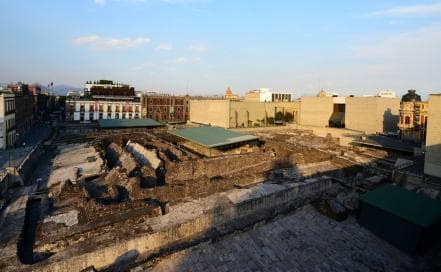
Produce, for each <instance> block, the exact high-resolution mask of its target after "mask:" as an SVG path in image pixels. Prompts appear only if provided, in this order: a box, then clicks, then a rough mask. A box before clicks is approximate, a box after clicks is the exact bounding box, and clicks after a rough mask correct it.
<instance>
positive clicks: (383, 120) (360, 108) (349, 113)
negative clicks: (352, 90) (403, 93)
mask: <svg viewBox="0 0 441 272" xmlns="http://www.w3.org/2000/svg"><path fill="white" fill-rule="evenodd" d="M399 110H400V100H399V99H398V98H386V97H374V96H372V97H347V98H346V117H345V118H346V128H348V129H353V130H358V131H362V132H366V133H369V134H371V133H377V132H388V131H390V132H396V131H397V130H398V127H397V125H398V122H399Z"/></svg>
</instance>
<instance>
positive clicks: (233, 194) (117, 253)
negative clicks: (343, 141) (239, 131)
mask: <svg viewBox="0 0 441 272" xmlns="http://www.w3.org/2000/svg"><path fill="white" fill-rule="evenodd" d="M331 185H332V182H331V180H330V179H316V180H315V181H314V182H309V183H308V182H306V183H298V184H286V185H277V184H268V183H265V184H260V185H257V186H255V187H253V188H251V189H244V190H238V189H236V190H231V191H228V192H225V193H221V194H218V195H217V196H210V197H207V198H206V199H202V200H198V201H194V202H193V203H191V204H188V206H187V207H181V209H183V210H181V211H180V212H183V214H182V215H181V217H180V218H178V219H176V218H175V217H176V216H177V215H174V214H169V215H165V216H162V217H159V218H152V221H151V222H150V224H152V229H153V233H150V234H142V235H140V236H138V237H136V238H130V239H128V240H115V241H113V242H112V243H109V244H106V245H100V244H99V243H97V241H86V242H85V244H80V245H77V246H75V247H73V248H69V249H67V250H66V251H64V252H60V253H59V254H56V255H54V256H53V257H51V258H49V259H48V260H46V261H45V262H44V263H41V264H39V265H38V266H37V265H36V266H31V267H26V268H24V270H32V271H57V272H58V271H81V270H82V269H85V268H87V267H89V266H94V267H95V268H98V269H102V268H105V267H108V266H110V265H112V264H114V263H115V262H117V261H118V260H121V259H123V257H124V256H127V254H129V253H130V254H131V255H133V256H135V258H137V259H138V260H142V259H143V258H146V257H147V256H148V255H150V254H152V253H154V252H157V251H158V250H160V249H161V250H164V249H165V248H167V247H170V246H172V245H175V246H176V244H177V243H185V242H188V240H189V239H191V240H195V239H196V240H197V239H198V238H199V239H202V238H204V237H207V235H208V236H209V235H210V233H211V232H212V231H213V230H218V231H219V230H220V231H221V232H229V231H233V230H234V229H240V228H242V227H244V225H243V224H249V223H250V222H257V221H259V220H262V219H264V218H263V217H268V216H270V215H274V214H277V213H278V212H280V211H284V210H287V209H290V208H293V207H296V206H299V205H300V204H301V203H303V202H304V201H307V200H308V199H314V198H317V197H318V196H319V195H320V194H321V193H322V192H323V191H325V190H326V189H328V188H329V187H330V186H331ZM204 200H205V202H204ZM191 205H193V206H191ZM202 205H204V206H202ZM201 206H202V207H201ZM184 209H185V211H187V212H185V211H184ZM167 216H169V217H170V219H168V217H167ZM171 218H175V220H171ZM244 219H247V220H244ZM169 220H170V221H169ZM244 222H245V223H244ZM87 251H88V252H87Z"/></svg>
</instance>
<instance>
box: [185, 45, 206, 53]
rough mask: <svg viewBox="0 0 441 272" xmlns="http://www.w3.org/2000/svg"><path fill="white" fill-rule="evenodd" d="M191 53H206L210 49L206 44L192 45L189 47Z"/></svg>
mask: <svg viewBox="0 0 441 272" xmlns="http://www.w3.org/2000/svg"><path fill="white" fill-rule="evenodd" d="M189 49H190V51H194V52H206V51H208V47H207V46H206V45H205V44H192V45H190V47H189Z"/></svg>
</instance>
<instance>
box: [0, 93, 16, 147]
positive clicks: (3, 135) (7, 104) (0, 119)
mask: <svg viewBox="0 0 441 272" xmlns="http://www.w3.org/2000/svg"><path fill="white" fill-rule="evenodd" d="M16 137H17V133H16V129H15V96H14V94H13V93H11V92H4V91H1V92H0V149H5V148H7V147H12V146H14V144H15V141H16Z"/></svg>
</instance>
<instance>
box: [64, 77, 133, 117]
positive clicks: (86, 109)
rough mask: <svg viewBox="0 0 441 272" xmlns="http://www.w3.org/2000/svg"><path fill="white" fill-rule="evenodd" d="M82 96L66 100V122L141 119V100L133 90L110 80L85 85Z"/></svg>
mask: <svg viewBox="0 0 441 272" xmlns="http://www.w3.org/2000/svg"><path fill="white" fill-rule="evenodd" d="M84 89H85V93H84V95H83V96H80V97H78V96H69V97H67V98H66V106H65V107H66V109H65V110H66V120H68V121H81V122H83V121H86V122H88V121H94V120H99V119H137V118H141V98H140V97H138V96H136V95H135V89H134V88H133V87H130V86H129V85H125V84H119V83H116V84H114V83H113V81H110V80H100V81H98V83H96V84H95V83H86V85H85V88H84Z"/></svg>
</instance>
